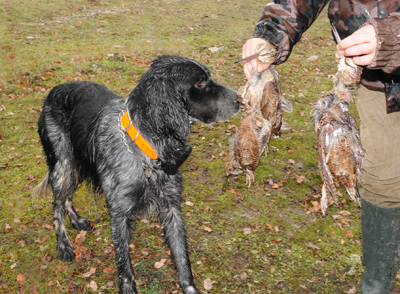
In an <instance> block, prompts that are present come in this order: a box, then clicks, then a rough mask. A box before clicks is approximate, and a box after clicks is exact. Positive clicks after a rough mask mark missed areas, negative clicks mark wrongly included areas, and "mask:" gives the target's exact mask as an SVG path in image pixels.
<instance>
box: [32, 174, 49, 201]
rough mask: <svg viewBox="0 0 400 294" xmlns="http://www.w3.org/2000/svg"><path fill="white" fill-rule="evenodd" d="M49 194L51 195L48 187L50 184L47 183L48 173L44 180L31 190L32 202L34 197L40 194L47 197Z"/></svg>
mask: <svg viewBox="0 0 400 294" xmlns="http://www.w3.org/2000/svg"><path fill="white" fill-rule="evenodd" d="M49 193H51V186H50V182H49V173H47V175H46V177H45V178H44V180H43V181H42V182H41V183H40V184H39V185H37V186H36V187H35V188H33V191H32V201H33V200H34V199H35V198H36V197H38V196H40V195H42V194H44V195H48V194H49Z"/></svg>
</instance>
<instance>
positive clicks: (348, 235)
mask: <svg viewBox="0 0 400 294" xmlns="http://www.w3.org/2000/svg"><path fill="white" fill-rule="evenodd" d="M343 234H345V235H346V236H347V237H349V238H353V237H354V235H353V234H352V233H351V232H349V231H343Z"/></svg>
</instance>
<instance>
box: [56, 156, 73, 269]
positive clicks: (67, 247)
mask: <svg viewBox="0 0 400 294" xmlns="http://www.w3.org/2000/svg"><path fill="white" fill-rule="evenodd" d="M49 181H50V183H51V186H52V188H53V193H54V227H55V230H56V236H57V253H58V256H59V258H60V259H61V260H63V261H73V260H74V258H75V254H74V252H73V250H74V249H73V247H72V244H71V242H70V240H69V239H68V236H67V231H66V229H65V202H66V200H67V199H68V198H72V195H73V194H74V192H75V189H76V187H77V185H78V184H77V176H76V173H75V172H74V170H73V169H72V167H71V164H70V162H69V161H68V159H63V160H59V161H57V162H56V164H55V165H54V168H52V169H51V170H50V171H49Z"/></svg>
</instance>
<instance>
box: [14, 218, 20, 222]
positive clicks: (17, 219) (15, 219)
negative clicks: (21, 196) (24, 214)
mask: <svg viewBox="0 0 400 294" xmlns="http://www.w3.org/2000/svg"><path fill="white" fill-rule="evenodd" d="M13 222H14V223H20V222H21V220H20V219H19V218H14V220H13Z"/></svg>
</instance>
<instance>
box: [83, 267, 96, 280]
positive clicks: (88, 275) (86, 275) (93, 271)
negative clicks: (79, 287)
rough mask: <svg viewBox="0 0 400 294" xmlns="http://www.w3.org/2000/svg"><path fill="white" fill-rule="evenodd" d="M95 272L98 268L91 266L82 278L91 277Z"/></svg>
mask: <svg viewBox="0 0 400 294" xmlns="http://www.w3.org/2000/svg"><path fill="white" fill-rule="evenodd" d="M95 272H96V268H95V267H92V266H91V267H90V268H89V271H88V272H87V273H85V274H83V275H82V278H88V277H90V276H91V275H93V274H94V273H95Z"/></svg>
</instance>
